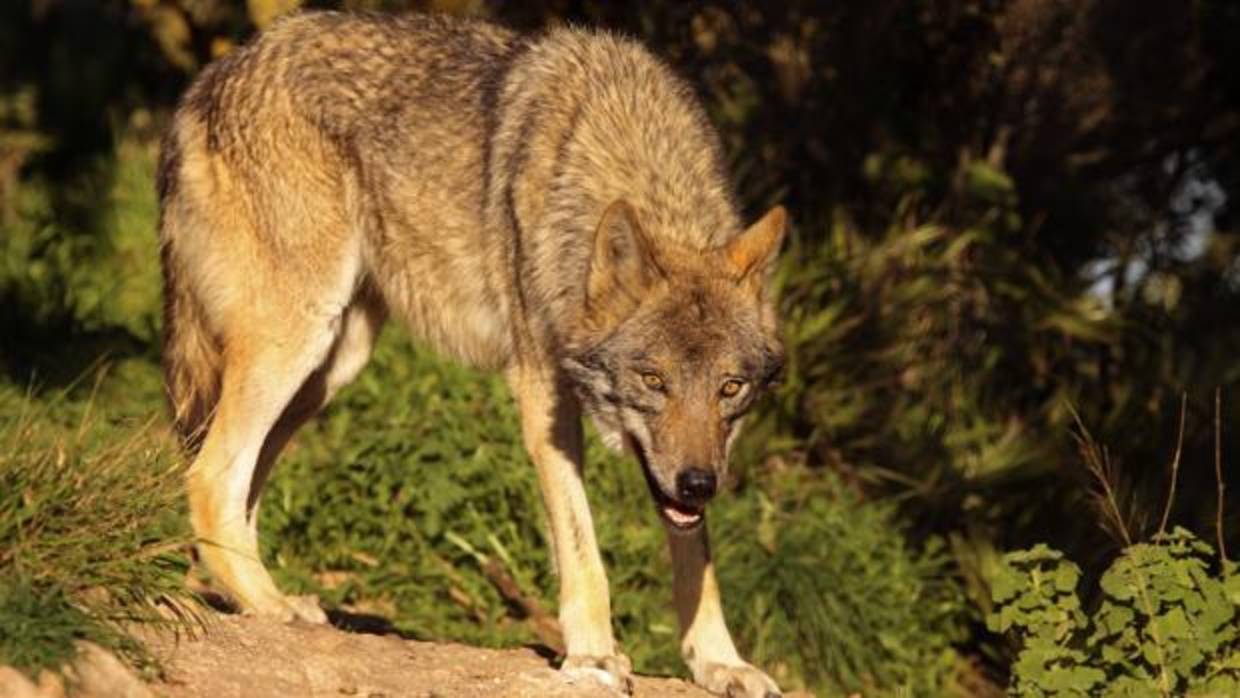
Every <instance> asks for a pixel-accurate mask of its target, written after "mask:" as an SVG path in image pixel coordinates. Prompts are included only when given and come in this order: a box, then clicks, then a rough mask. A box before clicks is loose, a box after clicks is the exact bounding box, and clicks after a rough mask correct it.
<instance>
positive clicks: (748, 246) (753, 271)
mask: <svg viewBox="0 0 1240 698" xmlns="http://www.w3.org/2000/svg"><path fill="white" fill-rule="evenodd" d="M787 225H788V214H787V213H786V212H785V211H784V207H783V206H776V207H775V208H772V209H771V210H770V211H767V212H766V215H765V216H763V217H762V218H760V219H759V220H758V222H757V223H754V224H753V225H751V226H749V229H748V230H746V231H745V232H743V233H741V234H740V235H738V236H737V237H735V238H733V239H732V240H731V241H729V242H728V243H727V244H725V245H724V246H723V253H724V255H725V256H726V257H727V260H728V264H729V265H730V266H731V267H732V271H733V273H734V274H735V275H736V278H738V279H742V280H743V279H757V280H759V281H763V280H765V279H766V277H767V272H768V271H770V269H771V267H772V266H773V265H774V263H775V256H776V255H777V254H779V245H780V243H781V242H783V241H784V229H785V228H786V227H787Z"/></svg>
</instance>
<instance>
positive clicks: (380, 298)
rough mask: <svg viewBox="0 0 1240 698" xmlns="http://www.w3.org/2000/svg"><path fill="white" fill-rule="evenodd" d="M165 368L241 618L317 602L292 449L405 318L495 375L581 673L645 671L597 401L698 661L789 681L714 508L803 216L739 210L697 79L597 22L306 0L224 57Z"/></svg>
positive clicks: (315, 614)
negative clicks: (666, 556)
mask: <svg viewBox="0 0 1240 698" xmlns="http://www.w3.org/2000/svg"><path fill="white" fill-rule="evenodd" d="M156 185H157V188H158V193H159V199H160V224H159V237H160V243H161V255H162V267H163V273H164V285H165V289H164V290H165V328H166V337H165V347H164V352H163V356H164V363H165V373H166V387H167V393H168V396H169V401H170V403H171V408H172V412H173V418H174V422H175V424H176V427H177V429H178V430H179V433H180V434H181V436H182V437H183V439H184V441H185V443H186V444H187V446H188V448H189V449H190V451H191V453H193V454H194V455H193V460H192V463H191V465H190V468H189V471H188V476H187V479H188V490H189V511H190V518H191V522H192V526H193V530H194V533H195V536H196V540H197V542H198V550H199V554H200V557H201V560H202V561H203V562H204V563H205V565H206V567H207V569H208V571H209V572H210V574H211V576H212V579H213V580H214V582H215V583H216V584H217V585H218V586H220V587H222V589H223V590H225V591H226V592H227V593H228V594H229V595H230V596H231V597H232V598H233V599H234V600H235V601H236V603H237V605H238V606H239V607H240V608H241V609H242V610H244V611H245V612H249V613H255V614H262V615H268V616H276V617H279V618H283V619H301V620H304V621H312V622H323V621H325V615H324V612H323V611H322V610H321V609H320V608H319V606H318V604H317V602H316V601H315V600H314V599H312V598H295V597H290V596H285V595H283V594H281V593H280V591H279V590H278V589H277V588H276V585H275V584H274V583H273V581H272V579H271V576H270V575H269V574H268V572H267V570H266V569H265V567H264V566H263V563H262V562H261V560H260V558H259V553H258V547H257V543H256V526H257V517H258V508H259V498H260V494H261V492H262V488H263V484H264V482H265V481H266V479H267V477H268V475H269V474H270V472H271V469H272V466H273V465H274V463H275V461H276V459H277V457H278V456H279V453H280V451H281V449H282V448H283V447H284V446H285V445H286V444H287V442H288V441H289V439H290V438H291V437H292V435H293V434H294V432H295V431H296V430H297V429H298V427H300V426H301V425H302V424H304V423H305V422H306V421H307V420H308V419H310V418H311V417H312V416H313V415H314V414H315V413H316V412H317V411H318V410H319V409H320V408H322V407H323V405H324V404H326V403H327V401H328V400H330V399H331V397H332V395H333V394H335V393H336V391H338V390H339V389H340V388H341V386H343V385H345V384H346V383H348V382H349V381H350V380H351V379H353V378H354V377H355V376H356V375H357V374H358V372H359V371H360V370H361V369H362V367H363V366H364V364H365V363H366V361H367V359H368V357H369V354H370V352H371V348H372V346H373V345H374V342H375V338H376V336H377V335H378V334H379V332H380V329H381V327H382V326H383V325H384V323H385V322H386V320H387V319H388V318H389V316H391V317H392V318H394V319H395V320H397V321H399V322H400V323H402V324H403V325H404V326H405V327H406V328H408V329H409V331H410V332H411V334H412V335H413V336H414V337H415V338H416V339H417V341H419V342H421V343H424V344H425V345H427V346H429V347H431V348H433V349H434V350H436V351H438V352H440V353H442V354H444V355H447V356H450V357H454V358H455V359H457V360H460V361H463V362H466V363H468V364H471V365H474V366H480V367H485V368H489V369H493V370H496V371H502V372H503V375H504V376H505V377H506V380H507V382H508V384H509V385H510V386H511V390H512V393H513V395H514V396H515V399H516V402H517V406H518V409H519V413H520V421H521V431H522V438H523V441H524V444H525V446H526V449H527V451H528V454H529V456H530V458H531V460H532V461H533V463H534V464H535V466H536V471H537V476H538V481H539V485H540V488H541V492H542V496H543V501H544V504H545V508H546V513H547V516H548V519H549V527H550V534H551V535H550V539H551V540H552V546H553V558H554V561H555V563H556V568H557V570H558V574H559V582H560V585H559V586H560V588H559V618H560V621H561V624H562V628H563V633H564V640H565V645H566V656H565V658H564V660H563V664H562V667H561V669H562V671H564V672H567V673H569V674H573V675H579V676H580V675H585V676H589V677H593V678H597V679H599V680H602V681H603V682H605V683H607V684H609V685H611V686H613V687H614V688H617V689H620V690H629V689H630V687H631V679H630V672H631V669H630V665H629V662H628V660H627V659H626V658H625V657H624V655H623V654H621V652H620V650H619V648H618V647H617V645H616V642H615V641H614V638H613V635H612V629H611V609H610V600H609V594H608V583H607V578H606V575H605V572H604V569H603V564H602V560H601V558H600V555H599V551H598V547H597V544H596V541H595V534H594V530H593V523H592V521H591V514H590V508H589V506H588V504H587V500H586V493H585V491H584V489H583V476H582V474H583V467H584V463H583V446H582V441H583V436H582V434H583V425H582V419H583V416H589V417H590V418H591V419H592V420H593V421H594V422H595V423H596V425H597V428H598V431H599V433H600V434H601V435H602V437H603V439H604V440H605V441H606V442H607V443H608V444H609V445H611V446H612V447H615V448H619V449H625V450H627V451H628V452H630V453H632V454H633V455H634V456H635V460H636V461H637V463H638V465H639V467H640V468H641V469H642V472H644V473H645V478H646V481H647V483H648V485H649V490H650V494H651V497H652V500H653V503H654V508H655V509H656V510H657V512H658V515H659V517H660V520H661V522H662V525H663V526H664V527H665V528H666V530H667V536H668V544H669V547H670V552H671V557H672V560H673V600H674V604H675V607H676V609H677V613H678V616H679V621H680V626H681V634H680V637H681V650H682V654H683V657H684V659H685V661H686V662H687V664H688V667H689V669H690V671H691V672H692V675H693V678H694V680H695V681H696V682H697V683H698V684H700V685H701V686H703V687H705V688H706V689H708V690H710V691H713V692H716V693H721V694H726V695H729V696H772V695H779V689H778V688H777V686H776V684H775V683H774V682H773V681H772V680H771V679H770V678H769V677H768V676H767V675H766V674H765V673H763V672H762V671H760V670H759V669H757V668H755V667H754V666H752V665H750V664H749V663H747V662H745V661H744V660H743V659H742V658H741V657H740V655H739V654H738V653H737V650H736V648H735V645H734V643H733V641H732V638H731V636H730V634H729V632H728V629H727V626H726V624H725V621H724V615H723V610H722V606H721V602H720V595H719V587H718V584H717V582H716V578H715V571H714V566H713V564H712V560H711V553H710V548H709V544H708V540H707V530H706V525H705V519H706V514H705V506H706V504H707V502H708V501H709V500H711V498H712V497H713V496H714V495H715V494H716V492H717V491H718V490H719V488H720V483H721V481H722V480H723V478H724V476H725V475H726V473H727V463H728V452H729V449H730V447H731V445H732V443H733V440H734V439H735V437H736V435H737V433H738V430H739V427H740V423H741V420H742V417H743V416H744V415H745V414H746V412H747V411H748V410H749V409H750V407H751V406H752V405H753V404H754V401H755V400H757V399H758V398H759V397H760V395H762V394H763V392H764V391H766V390H767V389H768V387H769V386H770V385H771V384H772V382H773V381H775V380H776V378H777V377H778V375H779V372H780V365H781V356H782V349H781V344H780V341H779V336H778V328H777V317H776V308H775V299H774V298H773V292H772V283H771V276H772V273H771V272H772V268H773V266H774V264H775V260H776V257H777V254H778V251H779V248H780V244H781V241H782V239H783V237H784V231H785V228H786V217H787V216H786V213H785V211H784V209H783V208H782V207H778V206H776V207H774V208H772V209H771V210H770V211H769V212H768V213H766V214H765V215H763V216H761V218H760V219H759V220H757V222H755V223H753V224H752V225H749V226H745V225H743V224H742V221H741V218H740V216H739V214H738V206H737V204H736V202H735V197H734V194H733V192H732V190H731V187H730V185H729V183H728V178H727V176H726V174H725V161H724V157H723V155H722V152H721V146H720V143H719V140H718V137H717V135H716V133H715V132H714V130H713V129H712V127H711V125H710V123H709V121H708V120H707V117H706V115H705V113H704V111H703V109H702V107H701V106H700V104H699V103H698V101H697V100H696V99H695V96H694V93H693V91H692V89H691V88H690V87H689V86H688V85H687V84H686V83H685V82H684V81H682V80H681V79H679V78H678V77H676V76H675V75H674V74H673V72H672V71H671V69H669V68H668V67H667V66H666V65H665V64H664V63H662V62H661V61H659V60H658V59H656V58H655V57H653V56H652V55H651V54H650V53H649V52H647V51H646V50H645V49H644V48H643V47H641V46H640V45H639V44H638V43H636V42H634V41H632V40H628V39H625V38H623V37H620V36H616V35H613V34H611V33H607V32H603V31H593V30H588V29H581V28H552V29H549V30H546V31H543V32H542V33H538V34H534V35H522V34H517V33H514V32H512V31H509V30H507V29H505V28H502V27H499V26H496V25H492V24H489V23H486V22H483V21H478V20H464V19H453V18H448V17H444V16H433V15H408V16H399V17H397V16H385V15H356V14H345V13H330V12H317V13H315V12H311V13H304V14H299V15H294V16H292V17H290V18H287V19H284V20H282V21H280V22H278V23H276V24H275V25H274V26H273V27H271V28H270V29H268V30H267V31H266V32H264V33H262V34H261V35H259V36H258V37H257V38H256V39H254V40H252V41H251V42H250V43H248V44H246V45H244V46H243V47H241V48H239V49H237V50H235V51H233V52H231V53H230V54H228V55H226V56H224V57H223V58H221V59H219V60H217V61H216V62H214V63H213V64H211V65H210V66H208V67H207V68H206V69H205V70H204V71H203V72H202V73H201V74H200V75H199V76H198V78H197V79H196V80H195V81H194V82H193V83H192V85H191V86H190V87H189V89H188V90H187V91H186V93H185V94H184V96H183V97H182V99H181V101H180V103H179V104H178V106H177V109H176V112H175V115H174V117H173V119H172V121H171V124H170V127H169V129H168V131H167V133H166V136H165V138H164V142H163V144H162V147H161V155H160V161H159V166H158V171H157V182H156Z"/></svg>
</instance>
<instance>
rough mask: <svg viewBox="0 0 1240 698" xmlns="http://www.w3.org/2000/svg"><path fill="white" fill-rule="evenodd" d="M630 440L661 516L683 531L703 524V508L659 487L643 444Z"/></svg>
mask: <svg viewBox="0 0 1240 698" xmlns="http://www.w3.org/2000/svg"><path fill="white" fill-rule="evenodd" d="M630 441H631V442H632V446H633V453H635V454H637V460H638V462H640V463H641V465H642V474H643V475H645V476H646V486H647V487H649V488H650V496H651V497H652V498H653V499H654V507H655V509H657V510H658V512H659V516H662V517H663V520H664V521H666V522H667V523H668V524H670V525H671V526H672V527H674V528H677V529H679V530H681V531H692V530H693V529H695V528H697V527H698V526H700V525H702V521H704V520H705V518H706V517H705V515H704V510H703V508H702V507H693V506H689V505H688V504H683V503H681V502H678V501H676V500H675V499H672V498H671V497H669V496H667V495H666V494H664V493H663V488H662V487H659V483H658V481H657V480H655V477H654V473H652V472H650V462H649V461H647V460H646V452H645V451H643V450H642V447H641V444H639V443H637V440H636V439H630Z"/></svg>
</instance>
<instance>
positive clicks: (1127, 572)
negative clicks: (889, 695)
mask: <svg viewBox="0 0 1240 698" xmlns="http://www.w3.org/2000/svg"><path fill="white" fill-rule="evenodd" d="M1237 572H1238V570H1237V566H1236V564H1235V563H1234V562H1230V561H1227V560H1221V561H1220V560H1215V559H1214V550H1213V549H1212V548H1211V546H1209V545H1208V544H1206V543H1204V542H1203V541H1201V540H1199V539H1198V538H1196V537H1195V536H1193V534H1191V533H1190V532H1188V531H1187V530H1185V529H1183V528H1177V529H1175V530H1174V531H1172V532H1171V533H1169V534H1158V535H1156V536H1155V537H1154V538H1153V540H1152V541H1151V542H1149V543H1137V544H1134V545H1130V546H1129V547H1127V548H1126V549H1125V550H1124V551H1123V553H1122V554H1121V555H1120V556H1119V557H1118V558H1117V559H1116V560H1115V562H1114V563H1113V564H1112V565H1111V566H1110V568H1109V569H1108V570H1107V571H1106V573H1105V574H1104V575H1103V576H1102V579H1101V582H1100V585H1099V592H1100V595H1101V596H1100V600H1099V602H1098V604H1097V608H1096V609H1094V611H1093V612H1092V613H1091V614H1088V615H1087V614H1086V613H1085V612H1084V611H1083V610H1082V607H1081V602H1080V599H1079V597H1078V596H1077V591H1076V587H1077V584H1078V581H1079V579H1080V571H1079V568H1078V567H1077V566H1076V565H1075V564H1073V563H1072V562H1071V561H1069V560H1066V559H1065V558H1064V557H1063V555H1062V554H1060V553H1058V552H1056V551H1054V550H1051V549H1049V548H1047V547H1046V546H1045V545H1039V546H1036V547H1034V548H1032V549H1030V550H1026V551H1019V552H1015V553H1009V554H1008V555H1006V556H1004V558H1003V564H1002V568H1001V570H1000V572H999V574H998V575H997V576H996V578H995V583H994V586H993V595H994V597H993V598H994V602H995V604H996V611H995V612H994V613H993V614H992V615H991V616H990V618H989V621H988V623H989V626H990V628H991V629H992V630H995V631H999V632H1008V633H1010V634H1012V635H1013V636H1014V637H1015V638H1016V639H1017V641H1018V642H1019V645H1020V653H1019V655H1018V657H1017V660H1016V662H1015V664H1013V666H1012V673H1013V680H1012V691H1013V693H1014V694H1015V695H1018V696H1037V697H1041V696H1103V697H1105V698H1112V697H1114V698H1120V697H1121V696H1132V697H1134V698H1135V697H1138V696H1202V697H1204V696H1220V697H1221V696H1234V695H1237V694H1238V693H1240V628H1238V627H1237V623H1236V618H1237V612H1238V611H1240V574H1238V573H1237Z"/></svg>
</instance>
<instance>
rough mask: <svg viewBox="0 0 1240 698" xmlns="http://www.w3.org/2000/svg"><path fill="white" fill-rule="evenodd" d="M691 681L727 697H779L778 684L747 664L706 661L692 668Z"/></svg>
mask: <svg viewBox="0 0 1240 698" xmlns="http://www.w3.org/2000/svg"><path fill="white" fill-rule="evenodd" d="M693 682H694V683H696V684H697V685H699V686H701V687H702V688H705V689H706V690H708V691H710V692H711V693H718V694H719V695H721V696H727V698H779V697H780V696H781V695H783V694H782V693H780V692H779V686H776V685H775V682H774V681H772V680H771V677H769V676H767V675H766V674H764V673H763V672H762V671H761V670H760V669H757V668H755V667H753V666H751V665H749V664H716V663H714V662H707V663H705V664H703V665H701V667H700V668H694V670H693Z"/></svg>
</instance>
